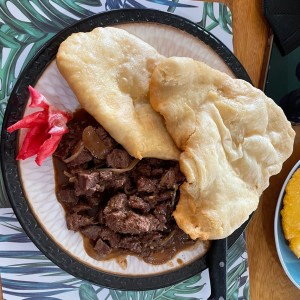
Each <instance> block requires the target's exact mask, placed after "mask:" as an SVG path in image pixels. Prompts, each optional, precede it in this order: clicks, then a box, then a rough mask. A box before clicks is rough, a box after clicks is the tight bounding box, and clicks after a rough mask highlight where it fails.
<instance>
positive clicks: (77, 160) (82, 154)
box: [68, 148, 93, 168]
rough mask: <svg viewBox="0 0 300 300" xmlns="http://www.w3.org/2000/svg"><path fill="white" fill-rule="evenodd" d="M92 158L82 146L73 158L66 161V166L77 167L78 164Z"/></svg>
mask: <svg viewBox="0 0 300 300" xmlns="http://www.w3.org/2000/svg"><path fill="white" fill-rule="evenodd" d="M92 159H93V156H92V154H91V153H90V152H89V151H88V150H87V149H86V148H83V149H82V151H81V152H80V154H79V155H78V156H77V157H76V158H75V159H73V160H72V161H71V162H69V163H68V166H69V167H71V168H73V167H77V166H79V165H82V164H84V163H87V162H89V161H91V160H92Z"/></svg>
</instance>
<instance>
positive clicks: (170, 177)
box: [159, 169, 177, 189]
mask: <svg viewBox="0 0 300 300" xmlns="http://www.w3.org/2000/svg"><path fill="white" fill-rule="evenodd" d="M175 172H176V171H175V170H174V169H170V170H168V171H167V172H166V173H165V174H164V175H163V176H162V177H161V180H160V182H159V184H160V186H161V187H163V188H164V187H165V188H166V189H171V188H174V187H175V185H176V179H177V178H176V173H175Z"/></svg>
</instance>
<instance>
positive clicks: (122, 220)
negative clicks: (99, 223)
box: [104, 211, 160, 234]
mask: <svg viewBox="0 0 300 300" xmlns="http://www.w3.org/2000/svg"><path fill="white" fill-rule="evenodd" d="M104 213H105V212H104ZM105 220H106V225H107V226H108V227H109V228H110V229H111V230H113V231H115V232H120V233H125V234H126V233H130V234H140V233H145V232H150V231H153V230H157V229H158V228H160V222H159V220H157V219H156V218H155V217H154V216H153V215H151V214H148V215H139V214H137V213H134V212H133V211H126V212H125V213H124V212H120V211H115V212H112V213H110V214H105Z"/></svg>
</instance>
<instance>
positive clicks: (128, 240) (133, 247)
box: [119, 236, 143, 253]
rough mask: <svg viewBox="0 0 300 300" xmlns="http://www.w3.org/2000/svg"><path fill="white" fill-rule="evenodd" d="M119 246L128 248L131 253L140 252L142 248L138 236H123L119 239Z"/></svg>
mask: <svg viewBox="0 0 300 300" xmlns="http://www.w3.org/2000/svg"><path fill="white" fill-rule="evenodd" d="M119 245H120V248H123V249H125V250H129V251H131V252H133V253H141V252H142V250H143V248H142V244H141V238H140V237H139V236H125V237H124V238H122V239H121V240H120V243H119Z"/></svg>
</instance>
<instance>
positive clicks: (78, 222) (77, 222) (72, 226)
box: [66, 213, 94, 231]
mask: <svg viewBox="0 0 300 300" xmlns="http://www.w3.org/2000/svg"><path fill="white" fill-rule="evenodd" d="M66 221H67V227H68V229H69V230H74V231H78V230H79V229H80V228H81V227H85V226H87V225H92V224H94V219H93V218H92V217H89V216H85V215H79V214H77V213H73V214H67V215H66Z"/></svg>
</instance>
